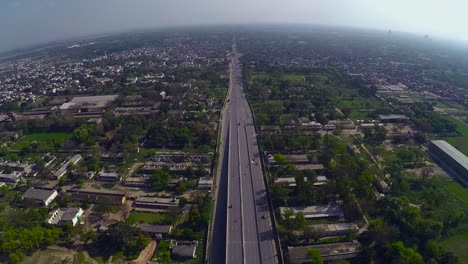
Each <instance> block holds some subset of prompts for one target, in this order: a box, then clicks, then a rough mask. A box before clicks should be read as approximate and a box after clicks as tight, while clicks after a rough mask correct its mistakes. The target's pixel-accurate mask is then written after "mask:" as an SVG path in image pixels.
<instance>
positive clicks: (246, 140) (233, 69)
mask: <svg viewBox="0 0 468 264" xmlns="http://www.w3.org/2000/svg"><path fill="white" fill-rule="evenodd" d="M242 86H243V82H242V70H241V67H240V65H239V55H238V53H237V51H236V45H235V44H234V45H233V51H232V53H231V64H230V87H229V91H228V96H227V100H226V105H225V107H224V112H223V114H222V120H221V123H222V131H221V142H220V154H221V155H220V164H219V166H220V167H219V168H218V172H220V175H219V177H218V184H217V185H218V186H217V189H216V190H215V192H216V194H215V197H216V202H215V216H214V222H213V229H212V235H211V237H212V241H211V250H210V256H209V262H210V263H213V264H214V263H232V264H238V263H246V264H247V263H248V264H250V263H278V256H277V253H276V241H275V236H274V233H273V227H272V220H271V217H270V211H269V206H268V200H267V193H266V189H265V184H264V180H263V173H262V168H261V162H260V155H259V150H258V146H257V138H256V134H255V126H254V123H253V122H254V121H253V118H252V113H251V111H250V108H249V105H248V103H247V100H246V98H245V93H244V91H243V87H242Z"/></svg>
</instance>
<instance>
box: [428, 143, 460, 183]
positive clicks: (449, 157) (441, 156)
mask: <svg viewBox="0 0 468 264" xmlns="http://www.w3.org/2000/svg"><path fill="white" fill-rule="evenodd" d="M429 153H430V154H431V156H432V158H433V159H434V160H435V161H436V162H438V163H439V164H440V165H441V166H442V167H443V168H444V169H445V171H446V172H448V173H449V174H450V175H452V176H454V177H455V178H457V179H458V180H459V181H460V182H462V183H463V185H465V186H468V157H466V156H465V155H464V154H463V153H461V152H460V151H459V150H457V149H456V148H454V147H453V146H452V145H450V144H449V143H448V142H446V141H445V140H433V141H431V144H430V145H429Z"/></svg>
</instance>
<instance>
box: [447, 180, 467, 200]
mask: <svg viewBox="0 0 468 264" xmlns="http://www.w3.org/2000/svg"><path fill="white" fill-rule="evenodd" d="M445 189H447V190H448V191H449V192H450V193H452V194H453V195H455V196H456V197H457V198H458V199H460V200H461V201H463V202H464V203H465V204H467V205H468V189H467V188H464V187H463V186H461V185H460V184H459V183H458V182H455V181H451V182H450V183H449V184H447V185H446V186H445Z"/></svg>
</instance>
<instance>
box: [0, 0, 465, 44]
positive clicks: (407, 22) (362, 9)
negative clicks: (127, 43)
mask: <svg viewBox="0 0 468 264" xmlns="http://www.w3.org/2000/svg"><path fill="white" fill-rule="evenodd" d="M467 10H468V1H466V0H0V50H5V49H12V48H16V47H23V46H27V45H30V44H37V43H42V42H46V41H49V40H59V39H65V38H69V37H74V36H81V35H85V34H91V33H105V32H108V31H120V30H128V29H136V28H148V27H161V26H170V25H186V24H229V23H249V22H255V23H258V22H260V23H261V22H279V23H282V22H287V23H311V24H330V25H345V26H357V27H368V28H382V29H393V30H400V31H409V32H419V33H428V34H430V35H443V36H448V37H453V38H457V39H464V40H468V15H467V14H466V12H467Z"/></svg>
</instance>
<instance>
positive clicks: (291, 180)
mask: <svg viewBox="0 0 468 264" xmlns="http://www.w3.org/2000/svg"><path fill="white" fill-rule="evenodd" d="M304 181H307V178H304ZM274 182H275V183H279V184H284V185H286V186H287V187H291V188H292V187H296V178H295V177H286V178H276V179H275V180H274ZM326 184H327V177H325V176H317V178H315V182H314V186H322V185H326Z"/></svg>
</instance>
